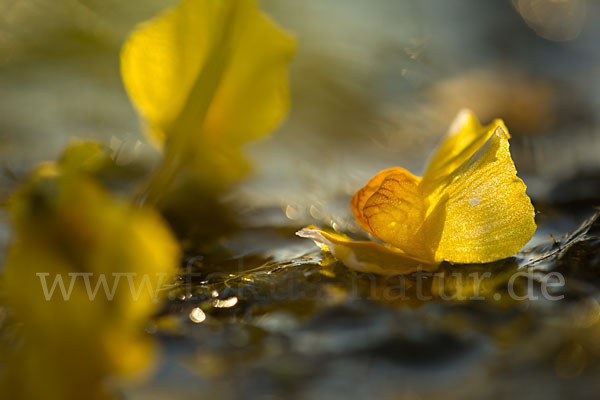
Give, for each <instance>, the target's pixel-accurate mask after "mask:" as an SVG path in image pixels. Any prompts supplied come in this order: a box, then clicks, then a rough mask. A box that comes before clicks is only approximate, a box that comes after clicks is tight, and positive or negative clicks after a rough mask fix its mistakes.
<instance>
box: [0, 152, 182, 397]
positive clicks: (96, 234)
mask: <svg viewBox="0 0 600 400" xmlns="http://www.w3.org/2000/svg"><path fill="white" fill-rule="evenodd" d="M97 150H98V149H97V148H95V147H94V146H93V145H89V146H88V145H83V146H82V147H81V146H76V147H73V148H70V149H69V150H68V151H67V152H66V154H65V155H64V156H63V158H62V160H61V162H60V163H58V164H45V165H44V166H42V167H41V168H39V169H38V170H37V171H36V173H34V175H33V176H32V177H31V178H30V180H29V181H28V182H27V183H26V184H25V185H24V186H23V187H22V188H21V189H20V190H19V191H18V192H17V193H16V194H15V196H14V197H13V198H11V201H10V213H11V217H12V221H13V226H14V240H13V243H12V245H11V247H10V249H9V251H8V256H7V260H6V266H5V270H4V279H3V281H2V291H3V299H5V300H6V304H7V305H8V306H9V307H10V309H11V315H13V316H14V318H15V319H16V320H17V321H19V322H20V323H22V329H21V330H20V332H21V333H22V335H23V336H22V339H23V343H24V346H23V347H22V348H21V349H20V350H19V351H18V352H17V354H16V359H15V360H11V362H10V365H11V371H10V374H11V375H10V376H11V390H13V389H14V391H15V392H17V393H19V394H20V396H22V398H31V399H34V398H44V399H51V400H54V399H57V400H58V399H80V398H103V397H102V396H103V389H102V383H103V381H104V379H105V378H106V377H107V376H109V375H120V374H132V373H137V372H139V371H140V370H141V369H143V368H145V367H146V366H147V363H148V362H149V360H150V359H151V357H152V349H153V346H152V342H150V341H149V338H148V337H147V336H146V335H145V333H144V326H145V324H146V322H147V320H148V318H149V317H150V316H151V315H152V314H154V313H155V312H156V310H157V307H158V303H157V302H156V300H157V298H156V295H157V293H158V289H159V287H160V285H161V284H166V283H168V282H169V280H170V279H171V278H172V277H173V276H174V274H175V273H176V271H177V267H178V262H179V246H178V244H177V241H176V239H175V238H174V236H173V235H172V233H171V232H170V230H169V228H168V227H167V226H166V224H165V223H164V222H163V220H162V219H161V217H160V216H159V215H158V213H156V212H155V211H154V210H152V209H149V208H145V207H135V206H133V205H131V204H128V203H126V202H123V201H121V200H119V199H118V198H114V197H113V196H111V195H110V194H109V193H108V192H107V191H106V190H104V189H103V188H102V187H101V186H100V185H98V184H97V183H96V181H95V180H93V179H92V178H91V177H90V176H89V175H88V174H87V173H86V172H88V171H87V170H85V169H86V168H87V167H90V166H91V165H92V164H94V162H95V161H94V160H96V159H97V158H96V156H98V154H101V153H99V152H98V151H97ZM86 155H87V156H90V157H87V156H86ZM77 165H79V166H81V167H82V168H84V166H87V167H86V168H84V171H83V172H84V173H77V172H76V171H75V170H74V168H76V166H77ZM90 168H91V167H90ZM92 169H93V168H92ZM40 274H41V275H40ZM57 279H62V282H63V284H64V286H63V288H64V289H65V292H63V291H62V290H61V288H60V286H58V285H57V286H53V285H54V283H55V282H58V281H57ZM86 279H88V281H86ZM86 282H87V283H86ZM102 282H104V283H105V284H102ZM117 282H118V283H117ZM44 283H45V284H46V286H44ZM71 283H73V284H72V286H71ZM52 287H54V291H53V292H52ZM69 288H71V289H69ZM94 289H97V290H96V291H95V293H96V294H95V295H93V293H94ZM90 290H91V291H90ZM45 291H46V292H45ZM50 293H52V294H51V295H50ZM69 293H70V294H69ZM110 293H112V294H110ZM63 294H66V297H63ZM81 360H86V362H84V363H82V362H81ZM49 365H52V366H53V368H48V366H49ZM13 378H14V379H13ZM34 381H35V382H36V384H35V385H31V382H34ZM19 398H21V397H19Z"/></svg>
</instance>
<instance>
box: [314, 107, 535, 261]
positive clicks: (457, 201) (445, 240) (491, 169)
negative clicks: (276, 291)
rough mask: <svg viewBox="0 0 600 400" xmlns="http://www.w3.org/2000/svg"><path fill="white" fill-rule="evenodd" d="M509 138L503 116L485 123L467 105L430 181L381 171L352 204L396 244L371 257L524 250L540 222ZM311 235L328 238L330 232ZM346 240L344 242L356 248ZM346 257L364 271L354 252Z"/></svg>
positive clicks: (475, 257) (374, 230) (460, 257)
mask: <svg viewBox="0 0 600 400" xmlns="http://www.w3.org/2000/svg"><path fill="white" fill-rule="evenodd" d="M509 137H510V136H509V134H508V131H507V129H506V127H505V125H504V123H503V122H502V121H501V120H495V121H494V122H492V123H491V124H490V125H488V126H485V127H483V126H481V125H480V124H479V122H478V121H477V119H476V118H475V116H474V115H473V113H472V112H470V111H468V110H465V111H462V112H461V113H460V114H459V115H458V117H457V119H456V120H455V122H454V123H453V124H452V127H451V128H450V130H449V132H448V136H447V138H446V140H445V141H444V142H443V143H442V145H441V146H440V148H439V150H438V151H437V152H436V154H435V155H434V156H433V157H432V159H431V162H430V164H429V166H428V168H427V170H426V172H425V175H424V176H423V178H419V177H416V176H414V175H412V174H411V173H410V172H408V171H406V170H404V169H402V168H390V169H387V170H384V171H381V172H380V173H378V174H377V175H375V177H373V178H372V179H371V180H370V181H369V182H368V183H367V184H366V185H365V187H363V188H362V189H360V190H359V191H358V192H357V193H356V194H355V195H354V197H353V198H352V201H351V207H352V211H353V214H354V216H355V218H356V220H357V221H358V223H359V224H360V225H361V226H362V227H363V229H365V230H366V231H367V232H369V233H370V234H371V235H373V236H374V237H376V238H378V239H380V240H382V241H383V242H385V243H387V244H388V246H385V247H383V246H381V245H379V244H377V243H375V242H372V243H374V244H373V245H372V246H371V247H369V249H370V250H372V252H375V251H376V252H378V255H376V256H374V255H372V254H371V257H372V260H373V262H377V261H376V260H378V259H379V257H380V256H381V254H379V253H382V254H384V253H385V254H387V253H388V252H389V251H390V249H393V250H394V251H399V252H401V253H402V254H404V256H406V257H409V258H416V259H419V260H422V261H424V262H428V263H439V262H441V261H450V262H454V263H484V262H491V261H495V260H499V259H502V258H507V257H510V256H512V255H514V254H515V253H517V252H518V251H519V250H520V249H521V248H522V247H523V246H524V245H525V244H526V243H527V242H528V241H529V239H530V238H531V237H532V236H533V233H534V232H535V229H536V225H535V220H534V216H535V211H534V209H533V206H532V204H531V200H530V199H529V197H528V196H527V194H526V192H525V190H526V187H525V184H524V183H523V181H522V180H521V179H519V178H518V177H517V176H516V169H515V166H514V163H513V161H512V158H511V156H510V150H509V144H508V139H509ZM303 235H304V236H305V237H306V236H307V234H306V233H304V234H303ZM310 237H311V238H312V239H313V240H315V241H317V242H320V243H322V242H323V240H324V239H323V237H324V236H323V234H322V233H320V234H318V235H317V234H316V233H312V234H311V235H310ZM328 240H329V239H328ZM346 242H350V241H349V239H347V240H346ZM346 242H344V243H343V246H345V247H347V248H349V247H352V246H353V245H350V244H348V243H346ZM352 243H364V242H352ZM361 246H364V245H362V244H361ZM383 249H384V250H383ZM344 254H345V253H344ZM340 259H341V260H342V261H344V263H345V264H346V265H348V266H349V267H351V268H355V269H359V268H356V266H355V264H356V263H352V262H348V257H342V258H340ZM374 269H375V268H371V267H370V270H374ZM400 270H402V269H400Z"/></svg>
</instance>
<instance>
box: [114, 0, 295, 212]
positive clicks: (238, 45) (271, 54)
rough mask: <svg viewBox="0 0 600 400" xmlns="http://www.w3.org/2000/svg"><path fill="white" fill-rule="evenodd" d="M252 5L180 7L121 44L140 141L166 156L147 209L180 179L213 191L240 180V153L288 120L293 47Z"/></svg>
mask: <svg viewBox="0 0 600 400" xmlns="http://www.w3.org/2000/svg"><path fill="white" fill-rule="evenodd" d="M254 3H255V1H254V0H183V1H181V3H180V4H179V5H178V6H176V7H174V8H172V9H170V10H167V11H166V12H164V13H162V14H161V15H159V16H157V17H156V18H154V19H153V20H151V21H148V22H146V23H144V24H142V25H140V26H139V28H138V29H137V30H136V31H135V32H133V33H132V34H131V36H130V37H129V39H128V40H127V42H126V43H125V44H124V46H123V49H122V52H121V74H122V77H123V82H124V84H125V87H126V89H127V91H128V93H129V96H130V98H131V99H132V101H133V103H134V104H135V106H136V108H137V109H138V111H139V113H140V114H141V116H142V117H143V119H144V122H145V124H146V132H147V134H148V136H149V137H150V138H151V139H152V140H153V141H154V142H155V143H157V144H158V145H159V146H160V147H162V148H163V149H164V161H163V163H162V165H161V167H160V168H159V169H158V172H157V173H156V174H155V176H154V177H153V180H152V182H151V184H150V189H149V190H148V193H147V195H148V197H149V198H150V201H152V200H155V199H156V198H157V197H159V196H161V195H162V194H163V193H164V192H165V191H166V190H167V189H169V188H170V186H171V185H172V184H173V182H174V181H176V180H177V178H181V175H182V174H184V175H188V178H189V176H191V177H192V178H193V179H194V180H196V181H197V182H199V183H201V184H202V185H204V186H206V187H208V188H210V189H212V190H220V189H222V188H224V187H225V186H226V185H227V184H228V183H230V182H232V181H234V180H236V179H238V178H240V177H241V175H242V174H243V173H244V172H245V171H246V169H247V165H246V162H245V160H244V158H243V157H242V153H241V147H242V145H244V144H245V143H247V142H248V141H250V140H253V139H256V138H259V137H261V136H264V135H266V134H267V133H268V132H269V131H271V130H273V129H274V128H275V127H276V126H277V125H278V124H279V122H280V121H281V120H282V118H283V116H284V115H285V114H286V113H287V110H288V108H289V93H288V92H289V88H288V79H287V65H288V62H289V60H290V59H291V56H292V54H293V52H294V47H295V44H294V41H293V39H292V38H291V37H290V36H289V35H288V34H286V33H285V32H283V31H282V30H280V29H279V28H278V27H277V26H276V25H275V24H274V23H273V22H272V21H271V20H270V19H269V18H267V17H266V16H265V15H263V14H262V13H261V12H260V11H259V10H257V9H256V7H255V4H254ZM182 171H183V172H182Z"/></svg>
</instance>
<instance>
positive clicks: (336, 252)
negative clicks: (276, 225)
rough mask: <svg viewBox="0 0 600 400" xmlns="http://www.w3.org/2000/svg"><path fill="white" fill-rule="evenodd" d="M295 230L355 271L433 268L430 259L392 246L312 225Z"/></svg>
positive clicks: (399, 271) (400, 271)
mask: <svg viewBox="0 0 600 400" xmlns="http://www.w3.org/2000/svg"><path fill="white" fill-rule="evenodd" d="M296 234H297V235H298V236H300V237H303V238H307V239H312V240H313V241H314V242H315V243H316V244H317V245H318V246H319V247H320V248H321V249H322V250H323V251H327V252H329V253H331V254H332V255H333V256H334V257H335V258H337V259H338V260H340V261H341V262H342V263H344V265H346V266H347V267H348V268H352V269H354V270H356V271H360V272H371V273H375V274H381V275H393V274H408V273H411V272H415V271H418V270H423V271H427V270H432V269H435V265H434V263H432V262H431V261H427V260H422V259H418V258H416V257H413V256H410V255H408V254H406V253H404V252H403V251H401V250H399V249H397V248H395V247H392V246H387V245H383V244H380V243H377V242H371V241H358V240H352V239H351V238H349V237H348V236H346V235H343V234H340V233H336V232H327V231H324V230H320V229H318V228H316V227H314V226H309V227H306V228H304V229H302V230H300V231H298V232H297V233H296Z"/></svg>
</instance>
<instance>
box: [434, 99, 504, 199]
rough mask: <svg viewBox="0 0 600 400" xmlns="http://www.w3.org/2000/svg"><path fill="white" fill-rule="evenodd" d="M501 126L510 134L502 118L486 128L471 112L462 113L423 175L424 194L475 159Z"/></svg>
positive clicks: (453, 123) (464, 111)
mask: <svg viewBox="0 0 600 400" xmlns="http://www.w3.org/2000/svg"><path fill="white" fill-rule="evenodd" d="M498 127H501V128H502V129H503V130H504V131H505V132H506V133H507V134H508V130H507V129H506V126H505V125H504V122H502V120H500V119H496V120H494V121H493V122H492V123H490V124H489V125H487V126H481V124H480V123H479V121H478V120H477V117H476V116H475V114H473V112H472V111H471V110H467V109H465V110H462V111H460V112H459V113H458V115H457V117H456V118H455V119H454V121H453V122H452V124H451V126H450V129H449V130H448V133H447V135H446V138H445V140H444V142H443V143H442V144H441V145H440V146H439V148H438V149H437V151H436V152H435V154H434V155H433V156H432V157H431V159H430V161H429V164H428V166H427V170H426V171H425V175H423V191H424V193H431V192H432V191H435V190H436V189H437V188H438V186H439V184H440V181H441V180H443V179H444V178H445V177H446V176H448V175H449V174H452V173H453V172H454V171H455V170H456V169H457V168H458V167H459V166H461V165H462V164H463V163H464V162H465V161H467V160H468V159H470V158H471V157H473V155H474V154H475V153H476V152H477V150H478V149H479V148H480V147H481V146H482V145H483V144H484V143H485V142H486V140H488V139H489V137H490V136H491V135H492V133H494V131H495V130H496V128H498ZM509 138H510V136H509Z"/></svg>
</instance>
